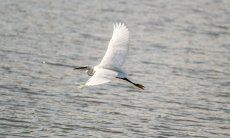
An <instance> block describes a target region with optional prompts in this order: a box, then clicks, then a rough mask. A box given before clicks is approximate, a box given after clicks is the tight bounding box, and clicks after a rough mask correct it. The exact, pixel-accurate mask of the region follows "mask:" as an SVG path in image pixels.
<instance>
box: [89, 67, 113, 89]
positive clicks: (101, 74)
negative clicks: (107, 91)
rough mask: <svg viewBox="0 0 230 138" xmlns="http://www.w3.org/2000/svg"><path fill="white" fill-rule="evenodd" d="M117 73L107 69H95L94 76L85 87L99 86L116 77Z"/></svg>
mask: <svg viewBox="0 0 230 138" xmlns="http://www.w3.org/2000/svg"><path fill="white" fill-rule="evenodd" d="M117 74H118V73H117V72H115V71H113V70H108V69H103V68H100V69H97V70H96V72H95V73H94V75H93V76H92V77H91V78H90V79H89V80H88V81H87V82H86V84H85V85H86V86H92V85H99V84H103V83H107V82H110V81H111V80H112V79H114V78H115V77H116V76H117Z"/></svg>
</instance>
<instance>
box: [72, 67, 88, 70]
mask: <svg viewBox="0 0 230 138" xmlns="http://www.w3.org/2000/svg"><path fill="white" fill-rule="evenodd" d="M76 69H84V70H85V69H87V67H76V68H74V70H76Z"/></svg>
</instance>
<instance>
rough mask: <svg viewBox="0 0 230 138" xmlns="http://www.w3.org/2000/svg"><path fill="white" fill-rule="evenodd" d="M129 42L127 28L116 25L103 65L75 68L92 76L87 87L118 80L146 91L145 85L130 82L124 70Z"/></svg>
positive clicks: (120, 24)
mask: <svg viewBox="0 0 230 138" xmlns="http://www.w3.org/2000/svg"><path fill="white" fill-rule="evenodd" d="M128 41H129V31H128V29H127V27H126V26H125V25H124V24H122V23H118V24H114V31H113V35H112V38H111V40H110V42H109V46H108V49H107V51H106V53H105V55H104V57H103V59H102V61H101V63H100V64H99V65H97V66H95V67H90V66H84V67H79V68H75V69H84V70H86V72H87V74H88V75H89V76H92V77H91V78H90V79H89V80H88V81H87V82H86V84H85V85H86V86H93V85H99V84H103V83H107V82H110V81H111V80H113V79H115V78H118V79H123V80H126V81H128V82H130V83H132V84H134V85H135V86H137V87H139V88H141V89H144V86H143V85H141V84H136V83H133V82H131V81H130V80H128V79H127V76H128V75H127V73H126V72H125V71H124V70H123V69H122V66H123V64H124V62H125V59H126V56H127V53H128V50H129V47H128Z"/></svg>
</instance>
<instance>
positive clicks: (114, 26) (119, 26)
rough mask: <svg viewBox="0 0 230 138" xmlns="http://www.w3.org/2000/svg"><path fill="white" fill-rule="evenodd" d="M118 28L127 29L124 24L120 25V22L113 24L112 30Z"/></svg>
mask: <svg viewBox="0 0 230 138" xmlns="http://www.w3.org/2000/svg"><path fill="white" fill-rule="evenodd" d="M118 28H121V29H127V30H128V28H127V27H126V25H125V23H122V22H115V23H113V29H114V30H115V29H118Z"/></svg>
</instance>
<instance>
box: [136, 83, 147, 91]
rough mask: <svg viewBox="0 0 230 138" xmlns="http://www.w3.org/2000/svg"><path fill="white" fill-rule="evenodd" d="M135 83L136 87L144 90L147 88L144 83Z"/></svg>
mask: <svg viewBox="0 0 230 138" xmlns="http://www.w3.org/2000/svg"><path fill="white" fill-rule="evenodd" d="M134 85H135V86H136V87H138V88H140V89H142V90H144V88H145V86H143V85H142V84H137V83H135V84H134Z"/></svg>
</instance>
